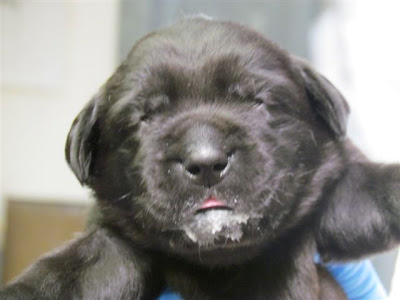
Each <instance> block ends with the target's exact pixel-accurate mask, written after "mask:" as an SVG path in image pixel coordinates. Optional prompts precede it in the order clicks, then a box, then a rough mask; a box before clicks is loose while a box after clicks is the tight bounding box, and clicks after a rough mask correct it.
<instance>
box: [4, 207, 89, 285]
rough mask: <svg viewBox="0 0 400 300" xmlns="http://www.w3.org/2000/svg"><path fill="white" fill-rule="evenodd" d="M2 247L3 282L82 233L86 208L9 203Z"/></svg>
mask: <svg viewBox="0 0 400 300" xmlns="http://www.w3.org/2000/svg"><path fill="white" fill-rule="evenodd" d="M7 206H8V209H7V231H6V236H5V245H4V247H5V248H4V272H3V281H4V283H6V282H8V281H10V280H11V279H13V278H14V277H15V276H16V275H18V274H19V273H21V271H22V270H23V269H25V268H26V267H27V266H28V265H30V264H31V263H32V262H33V261H35V260H36V259H37V258H38V257H39V256H40V255H41V254H43V253H46V252H48V251H50V250H52V249H54V248H55V247H57V246H60V245H61V244H62V243H63V242H65V241H67V240H69V239H71V238H73V237H74V234H75V233H77V232H81V231H82V230H83V228H84V224H85V216H86V213H87V206H84V205H64V204H53V203H37V202H23V201H15V200H11V201H8V205H7Z"/></svg>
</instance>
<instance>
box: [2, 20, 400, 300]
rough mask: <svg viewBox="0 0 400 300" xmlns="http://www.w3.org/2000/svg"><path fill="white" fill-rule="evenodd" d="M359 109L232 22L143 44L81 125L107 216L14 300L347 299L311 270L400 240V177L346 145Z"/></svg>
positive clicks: (38, 270)
mask: <svg viewBox="0 0 400 300" xmlns="http://www.w3.org/2000/svg"><path fill="white" fill-rule="evenodd" d="M348 112H349V109H348V106H347V104H346V102H345V100H344V98H343V97H342V96H341V94H340V93H339V92H338V91H337V90H336V89H335V88H334V87H333V86H332V85H331V84H330V83H329V82H328V81H327V80H326V79H325V78H324V77H322V76H321V75H320V74H318V73H316V72H315V71H313V70H312V69H311V68H310V67H309V66H308V65H307V64H306V63H305V62H303V61H301V60H299V59H297V58H294V57H292V56H290V55H289V54H288V53H287V52H285V51H284V50H282V49H281V48H279V47H278V46H277V45H275V44H273V43H271V42H269V41H268V40H266V39H265V38H264V37H262V36H261V35H260V34H258V33H256V32H254V31H252V30H250V29H248V28H245V27H243V26H241V25H238V24H234V23H229V22H217V21H210V20H206V19H201V18H190V19H185V20H183V21H181V22H179V23H178V24H176V25H173V26H171V27H168V28H165V29H161V30H158V31H155V32H153V33H151V34H149V35H148V36H146V37H144V38H143V39H142V40H140V41H139V42H138V43H137V44H136V45H135V46H134V47H133V49H132V51H131V53H130V54H129V56H128V57H127V59H126V60H125V61H124V62H123V63H122V65H121V66H120V67H119V68H118V69H117V71H116V72H115V74H114V75H112V77H111V78H110V79H109V80H108V81H107V82H106V83H105V84H104V86H103V87H102V88H101V89H100V91H99V92H98V93H97V95H95V96H94V98H93V99H92V100H91V101H90V102H89V103H88V104H87V106H86V107H85V108H84V109H83V111H82V112H81V113H80V114H79V115H78V117H77V118H76V120H75V122H74V123H73V125H72V128H71V131H70V134H69V136H68V141H67V146H66V156H67V161H68V163H69V165H70V167H71V168H72V170H73V171H74V173H75V174H76V176H77V177H78V179H79V181H80V182H81V183H82V184H83V185H87V186H88V187H90V188H91V189H92V190H93V192H94V195H95V197H96V200H97V204H96V208H95V209H94V212H93V218H92V221H91V223H90V225H89V226H88V229H87V231H86V232H85V233H84V234H83V235H82V236H81V237H79V238H77V239H76V240H74V241H71V242H70V243H69V244H67V245H66V246H64V247H62V248H60V249H58V250H56V251H55V252H52V253H50V254H48V255H45V256H44V257H42V258H41V259H40V260H38V261H37V262H36V263H35V264H34V265H33V266H31V267H30V268H29V269H28V270H27V271H25V272H24V273H23V274H22V275H21V276H20V277H19V278H17V279H16V281H14V282H13V283H12V284H11V285H9V286H8V287H6V289H5V290H4V291H3V292H1V299H41V300H42V299H48V300H55V299H95V300H99V299H124V300H125V299H155V298H156V297H157V296H158V295H159V294H160V293H161V292H162V291H163V289H164V288H165V287H167V286H168V287H170V288H172V289H173V290H175V291H177V292H179V293H180V294H181V295H182V297H183V298H184V299H189V300H191V299H198V300H206V299H210V300H211V299H212V300H223V299H252V300H255V299H269V300H271V299H307V300H308V299H343V298H345V296H344V294H343V292H342V291H341V290H340V288H339V287H338V286H337V284H336V283H335V282H334V280H333V279H332V278H331V277H329V275H328V274H327V273H326V272H325V271H324V269H322V268H321V267H319V266H318V265H316V264H315V263H314V260H313V258H314V255H315V253H316V252H318V253H319V254H320V255H321V258H322V259H323V260H324V261H328V260H348V259H357V258H360V257H363V256H365V255H368V254H372V253H375V252H378V251H383V250H386V249H389V248H391V247H393V246H395V245H396V244H397V243H398V242H399V239H400V183H399V181H400V178H399V176H400V166H399V165H394V164H393V165H381V164H375V163H372V162H370V161H368V160H367V159H366V158H365V157H364V156H363V155H362V154H361V153H360V152H359V151H358V150H357V149H356V148H355V147H354V146H353V145H352V143H351V142H350V141H349V140H348V139H347V138H346V119H347V116H348Z"/></svg>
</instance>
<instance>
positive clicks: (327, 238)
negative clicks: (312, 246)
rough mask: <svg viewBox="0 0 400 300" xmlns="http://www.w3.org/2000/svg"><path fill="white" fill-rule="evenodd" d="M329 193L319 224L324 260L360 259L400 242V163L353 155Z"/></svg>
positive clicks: (317, 227) (320, 249)
mask: <svg viewBox="0 0 400 300" xmlns="http://www.w3.org/2000/svg"><path fill="white" fill-rule="evenodd" d="M353 151H354V150H353ZM326 195H327V197H326V198H325V199H324V200H323V203H322V207H320V211H318V212H317V213H318V214H319V215H318V220H317V226H316V227H315V230H316V232H315V236H316V241H317V248H318V251H319V253H320V255H321V257H322V259H323V260H325V261H326V260H331V259H336V260H347V259H357V258H360V257H362V256H363V255H368V254H372V253H375V252H379V251H383V250H387V249H389V248H391V247H393V246H395V245H396V244H398V243H399V242H400V164H386V165H384V164H378V163H372V162H369V161H367V160H366V159H364V158H361V157H360V156H358V157H357V158H356V159H354V158H353V159H351V161H350V162H349V165H348V169H347V171H346V172H345V174H344V175H343V176H342V177H341V179H340V180H339V181H338V182H337V184H336V185H335V186H334V187H332V189H331V190H330V191H328V192H327V193H326Z"/></svg>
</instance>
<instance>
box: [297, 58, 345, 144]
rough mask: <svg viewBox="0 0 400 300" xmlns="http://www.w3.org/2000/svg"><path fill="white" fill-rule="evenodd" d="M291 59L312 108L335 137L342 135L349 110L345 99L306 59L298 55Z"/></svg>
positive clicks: (343, 134)
mask: <svg viewBox="0 0 400 300" xmlns="http://www.w3.org/2000/svg"><path fill="white" fill-rule="evenodd" d="M292 59H293V60H294V62H295V63H296V65H297V67H298V68H299V70H300V74H301V76H302V78H303V80H304V85H305V89H306V93H307V96H308V99H309V101H310V103H311V106H312V108H313V109H314V110H315V111H316V113H317V115H318V116H319V117H320V118H321V119H322V120H323V121H324V122H325V124H326V125H327V126H328V128H329V129H331V131H332V132H333V133H334V135H335V136H336V137H337V138H341V137H344V136H345V135H346V127H347V117H348V115H349V111H350V110H349V106H348V104H347V102H346V100H345V99H344V97H343V96H342V94H341V93H340V92H339V91H338V90H337V89H336V88H335V87H334V86H333V84H332V83H330V82H329V81H328V80H327V79H326V78H325V77H324V76H322V75H321V74H319V73H318V72H316V71H314V70H313V68H312V67H310V66H309V65H308V63H307V62H306V61H304V60H302V59H300V58H298V57H292Z"/></svg>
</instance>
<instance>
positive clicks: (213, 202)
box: [197, 197, 232, 212]
mask: <svg viewBox="0 0 400 300" xmlns="http://www.w3.org/2000/svg"><path fill="white" fill-rule="evenodd" d="M210 209H225V210H232V208H230V207H229V206H227V205H226V204H225V203H224V202H222V201H220V200H218V199H216V198H213V197H210V198H208V199H207V200H206V201H204V203H203V204H202V205H201V207H200V208H199V209H198V210H197V212H203V211H206V210H210Z"/></svg>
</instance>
